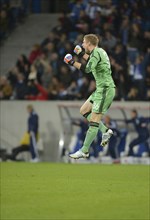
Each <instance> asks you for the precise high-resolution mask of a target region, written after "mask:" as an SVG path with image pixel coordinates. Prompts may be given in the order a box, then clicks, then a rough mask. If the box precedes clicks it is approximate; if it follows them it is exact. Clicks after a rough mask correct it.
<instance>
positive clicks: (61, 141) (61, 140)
mask: <svg viewBox="0 0 150 220" xmlns="http://www.w3.org/2000/svg"><path fill="white" fill-rule="evenodd" d="M59 146H60V147H63V146H64V140H63V139H60V140H59Z"/></svg>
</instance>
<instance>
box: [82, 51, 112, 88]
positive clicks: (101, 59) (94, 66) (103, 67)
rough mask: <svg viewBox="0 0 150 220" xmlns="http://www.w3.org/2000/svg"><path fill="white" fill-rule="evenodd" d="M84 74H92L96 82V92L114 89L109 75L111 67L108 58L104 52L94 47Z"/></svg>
mask: <svg viewBox="0 0 150 220" xmlns="http://www.w3.org/2000/svg"><path fill="white" fill-rule="evenodd" d="M85 72H86V73H89V72H92V74H93V76H94V78H95V81H96V91H97V92H98V91H100V90H101V89H102V88H104V87H115V84H114V81H113V79H112V75H111V66H110V61H109V57H108V55H107V53H106V51H105V50H103V49H102V48H98V47H96V48H95V49H94V50H93V51H92V53H91V54H90V57H89V61H88V63H87V65H86V68H85Z"/></svg>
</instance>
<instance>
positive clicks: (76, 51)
mask: <svg viewBox="0 0 150 220" xmlns="http://www.w3.org/2000/svg"><path fill="white" fill-rule="evenodd" d="M81 52H82V48H81V47H80V46H79V45H77V46H75V48H74V53H76V54H77V55H79V54H80V53H81Z"/></svg>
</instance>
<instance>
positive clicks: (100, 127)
mask: <svg viewBox="0 0 150 220" xmlns="http://www.w3.org/2000/svg"><path fill="white" fill-rule="evenodd" d="M99 130H100V131H101V132H102V133H105V132H106V131H107V130H108V128H107V127H106V126H105V125H104V124H103V122H102V121H100V123H99Z"/></svg>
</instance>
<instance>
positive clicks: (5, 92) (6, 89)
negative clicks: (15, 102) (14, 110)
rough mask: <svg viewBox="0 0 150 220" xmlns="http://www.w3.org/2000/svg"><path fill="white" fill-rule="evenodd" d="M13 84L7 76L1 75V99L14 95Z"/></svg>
mask: <svg viewBox="0 0 150 220" xmlns="http://www.w3.org/2000/svg"><path fill="white" fill-rule="evenodd" d="M12 92H13V90H12V86H11V85H10V82H9V80H8V79H7V78H6V77H5V76H1V77H0V99H10V97H11V96H12Z"/></svg>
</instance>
